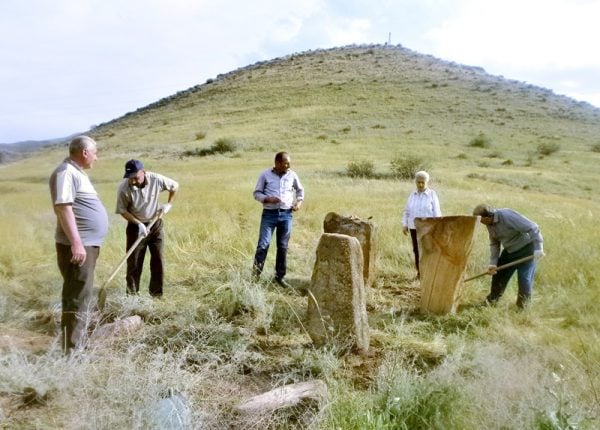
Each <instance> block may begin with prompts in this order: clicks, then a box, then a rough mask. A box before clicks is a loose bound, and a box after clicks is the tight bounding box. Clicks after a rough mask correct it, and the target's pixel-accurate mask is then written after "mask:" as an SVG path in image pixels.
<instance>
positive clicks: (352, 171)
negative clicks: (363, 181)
mask: <svg viewBox="0 0 600 430" xmlns="http://www.w3.org/2000/svg"><path fill="white" fill-rule="evenodd" d="M346 174H347V175H348V176H349V177H351V178H373V177H374V176H375V165H374V164H373V162H372V161H369V160H361V161H351V162H349V163H348V166H347V167H346Z"/></svg>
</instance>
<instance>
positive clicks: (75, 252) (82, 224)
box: [49, 136, 108, 353]
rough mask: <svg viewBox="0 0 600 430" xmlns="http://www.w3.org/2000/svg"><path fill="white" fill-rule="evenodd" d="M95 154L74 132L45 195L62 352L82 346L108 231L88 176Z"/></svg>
mask: <svg viewBox="0 0 600 430" xmlns="http://www.w3.org/2000/svg"><path fill="white" fill-rule="evenodd" d="M97 159H98V157H97V148H96V142H95V141H94V140H93V139H92V138H90V137H88V136H78V137H76V138H74V139H73V140H72V141H71V143H70V144H69V157H68V158H66V159H65V160H64V161H63V162H62V163H61V164H60V165H59V166H58V167H57V168H56V169H55V170H54V172H52V175H51V176H50V183H49V185H50V196H51V198H52V205H53V207H54V213H55V214H56V220H57V223H56V233H55V240H56V256H57V262H58V268H59V270H60V273H61V275H62V277H63V289H62V317H61V323H60V325H61V344H62V347H63V351H64V352H65V353H69V352H71V351H72V350H73V349H75V348H81V347H82V346H83V342H84V341H85V339H86V335H87V333H86V331H87V330H86V328H87V324H88V322H89V321H90V316H91V315H92V313H93V312H94V311H95V310H96V304H97V302H96V300H95V295H94V269H95V268H96V259H97V258H98V255H99V253H100V246H101V245H102V241H103V240H104V236H106V233H107V232H108V215H107V213H106V209H105V208H104V206H103V205H102V202H101V201H100V199H99V198H98V194H97V193H96V190H95V189H94V186H93V185H92V183H91V182H90V178H89V177H88V175H87V174H86V173H85V171H84V170H86V169H91V168H92V167H93V165H94V162H95V161H96V160H97Z"/></svg>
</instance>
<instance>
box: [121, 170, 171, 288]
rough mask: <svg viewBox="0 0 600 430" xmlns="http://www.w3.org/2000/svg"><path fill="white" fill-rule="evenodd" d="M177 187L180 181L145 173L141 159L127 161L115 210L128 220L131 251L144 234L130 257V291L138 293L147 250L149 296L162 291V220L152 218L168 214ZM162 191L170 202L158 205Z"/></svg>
mask: <svg viewBox="0 0 600 430" xmlns="http://www.w3.org/2000/svg"><path fill="white" fill-rule="evenodd" d="M178 189H179V184H178V183H177V182H175V181H174V180H173V179H170V178H167V177H166V176H163V175H159V174H158V173H154V172H146V171H145V170H144V165H143V164H142V162H141V161H139V160H129V161H128V162H127V163H125V175H123V180H122V181H121V183H120V184H119V188H118V190H117V209H116V212H117V213H118V214H120V215H121V216H122V217H123V218H125V219H126V220H127V228H126V229H125V235H126V236H127V242H126V249H127V250H129V249H130V248H131V247H132V246H133V245H134V244H135V242H137V240H138V237H139V236H143V237H144V239H143V240H142V241H141V242H140V243H139V244H138V245H137V247H136V248H135V251H133V252H132V254H131V255H130V256H129V258H128V259H127V275H126V278H125V279H126V282H127V291H126V292H127V294H138V292H139V290H140V278H141V276H142V269H143V267H144V257H145V255H146V249H148V250H149V251H150V285H149V287H148V289H149V291H150V295H151V296H152V297H161V296H162V294H163V283H164V269H163V266H164V265H163V221H162V219H157V220H156V221H155V222H154V224H152V221H153V219H154V218H155V217H157V215H158V213H159V212H160V213H162V215H165V214H166V213H167V212H168V211H169V210H171V204H172V202H173V199H174V198H175V194H176V193H177V190H178ZM162 191H168V192H169V197H168V200H167V203H165V204H163V205H159V203H158V197H159V194H160V193H161V192H162ZM151 224H152V226H150V225H151Z"/></svg>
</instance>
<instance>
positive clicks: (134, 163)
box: [123, 160, 144, 179]
mask: <svg viewBox="0 0 600 430" xmlns="http://www.w3.org/2000/svg"><path fill="white" fill-rule="evenodd" d="M140 170H144V165H143V164H142V162H141V161H140V160H129V161H128V162H127V163H125V174H124V175H123V178H127V179H131V178H133V177H134V176H135V175H136V174H137V172H139V171H140Z"/></svg>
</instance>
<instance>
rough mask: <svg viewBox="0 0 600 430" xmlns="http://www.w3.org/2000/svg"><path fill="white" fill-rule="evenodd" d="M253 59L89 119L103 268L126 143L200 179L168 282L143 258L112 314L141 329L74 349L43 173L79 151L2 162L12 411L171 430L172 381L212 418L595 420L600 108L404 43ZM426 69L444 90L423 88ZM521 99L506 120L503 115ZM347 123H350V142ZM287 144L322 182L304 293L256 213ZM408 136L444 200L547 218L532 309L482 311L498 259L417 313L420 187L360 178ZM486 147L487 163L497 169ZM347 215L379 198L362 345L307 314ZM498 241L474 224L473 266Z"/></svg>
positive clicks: (7, 421)
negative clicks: (257, 270) (99, 121)
mask: <svg viewBox="0 0 600 430" xmlns="http://www.w3.org/2000/svg"><path fill="white" fill-rule="evenodd" d="M346 54H350V55H346ZM299 66H302V67H301V68H300V67H299ZM251 69H252V79H248V78H247V77H248V74H247V73H248V71H247V70H245V69H241V70H236V71H233V72H231V73H227V74H225V75H220V76H219V77H217V78H216V79H214V80H212V79H211V80H210V83H209V84H207V85H206V86H201V88H199V89H198V88H196V89H190V90H189V91H187V92H185V93H182V94H180V95H177V96H176V97H173V98H171V99H168V100H165V101H163V102H161V103H157V104H155V105H154V106H152V107H151V108H148V109H143V108H142V109H139V110H137V111H136V112H134V113H131V114H128V115H126V116H124V117H122V118H119V119H117V120H115V121H113V122H111V123H109V124H105V125H100V126H98V127H97V128H96V129H94V132H93V133H94V135H95V136H96V137H97V138H98V142H99V154H100V157H99V160H98V162H97V164H96V166H95V167H94V169H92V170H90V171H89V174H90V177H91V178H92V182H93V183H94V184H95V186H96V189H97V191H98V193H99V195H100V198H101V199H102V201H103V203H104V204H105V206H106V207H107V209H108V211H109V213H110V214H111V215H110V216H111V217H110V221H111V228H110V231H109V234H108V236H107V237H106V240H105V242H104V244H103V246H102V251H101V255H100V258H99V260H98V265H97V269H96V282H97V283H98V284H102V282H103V281H105V280H106V279H107V277H108V275H109V274H110V273H111V272H112V271H113V269H114V268H115V265H116V264H117V263H118V262H119V261H120V260H121V259H122V257H123V255H124V249H123V245H124V231H123V230H124V228H123V220H122V219H120V218H118V217H117V216H116V215H114V214H112V210H111V208H113V207H114V203H115V202H114V196H115V189H116V186H117V183H118V181H119V180H120V175H121V173H122V166H123V163H124V161H126V160H127V159H129V158H131V157H132V156H134V154H135V156H136V157H138V156H139V158H141V159H142V160H143V161H144V163H145V164H146V165H147V166H151V167H152V170H153V171H158V172H161V173H164V174H166V175H168V176H170V177H173V178H175V179H177V180H178V182H179V183H180V185H181V192H180V194H179V195H178V197H177V199H176V201H175V204H174V206H173V209H172V210H171V211H170V212H169V213H168V216H166V217H165V219H164V222H165V248H164V252H165V260H166V268H165V269H166V272H165V276H166V289H165V295H164V297H163V299H162V300H153V299H151V298H150V297H149V296H148V293H147V289H146V288H147V287H145V286H146V285H147V282H148V279H147V273H145V274H144V276H143V284H142V285H143V288H142V291H141V294H140V295H139V296H135V297H128V296H126V295H125V282H124V276H125V274H124V271H123V270H121V272H120V273H119V274H118V275H117V277H116V278H115V279H114V280H113V282H112V283H111V284H110V285H109V287H108V298H107V304H106V313H105V315H104V316H105V318H106V321H107V322H110V321H113V320H116V319H119V318H124V317H127V316H131V315H139V316H141V317H142V319H143V321H144V326H143V328H142V329H141V330H139V331H138V332H135V333H130V334H129V335H127V336H123V337H122V338H116V339H113V340H111V341H109V342H107V343H106V344H104V345H102V346H100V345H98V346H92V345H90V347H89V348H88V349H87V350H85V351H84V352H83V353H82V354H79V355H75V356H73V357H71V358H69V359H66V358H64V357H62V355H61V353H60V348H59V347H58V345H57V344H56V340H57V338H58V337H57V333H58V330H59V324H58V320H57V315H58V313H59V310H60V289H61V278H60V275H59V273H58V268H57V267H56V261H55V250H54V239H53V233H54V225H55V216H54V214H53V212H52V209H51V207H50V202H49V197H48V185H47V180H48V176H49V174H50V172H51V171H52V169H53V168H54V167H55V166H56V165H57V164H58V163H59V162H60V161H61V160H62V159H63V158H64V157H65V156H66V147H64V146H60V147H52V148H46V149H44V150H42V151H39V152H37V153H36V154H34V155H31V156H29V157H28V158H26V159H22V160H18V161H16V162H12V163H11V164H7V165H4V166H2V169H1V170H0V195H1V196H2V203H1V204H0V214H1V215H2V223H1V224H0V237H1V238H2V244H3V245H2V246H1V247H0V286H1V288H0V333H1V336H0V427H2V428H7V429H13V428H15V429H29V428H39V429H55V428H66V429H79V428H83V429H113V428H115V429H116V428H135V429H142V428H143V429H145V428H153V425H154V426H155V428H156V427H157V426H156V425H155V423H154V421H153V418H152V416H153V415H152V414H153V413H154V412H155V411H156V406H157V401H159V400H160V399H161V397H162V396H163V395H164V393H165V392H167V391H168V390H169V388H173V389H174V390H177V391H178V392H180V393H181V394H182V395H183V396H184V397H185V399H186V400H187V402H188V404H189V406H190V411H191V414H192V420H193V427H194V428H206V429H211V430H213V429H217V430H221V429H242V428H255V429H263V428H264V429H275V428H279V429H288V428H290V429H294V428H296V429H311V430H312V429H315V430H316V429H324V430H334V429H336V430H337V429H338V428H341V429H373V430H374V429H377V430H379V429H385V428H388V429H409V428H414V429H430V428H433V429H436V428H437V429H449V430H455V429H456V430H457V429H460V430H475V429H487V428H490V429H550V428H552V429H559V428H560V429H568V428H578V429H581V430H591V429H597V428H600V401H599V395H598V394H599V392H600V391H599V385H598V381H599V380H600V379H599V378H600V369H599V368H598V365H597V363H599V362H600V342H599V340H600V339H599V336H600V335H599V333H600V316H599V313H598V311H597V303H598V302H600V289H599V288H597V287H596V285H597V284H598V268H597V265H598V264H597V262H598V260H599V259H600V231H599V229H595V228H592V227H591V226H593V225H594V222H595V217H596V214H598V213H600V189H599V188H600V181H597V180H596V178H597V175H598V173H597V165H596V164H597V162H598V160H597V156H596V154H595V153H592V152H591V151H590V148H591V147H593V145H595V144H597V143H598V142H597V141H598V136H600V114H599V111H598V110H597V109H593V108H591V107H590V106H589V105H587V104H578V103H576V102H574V101H572V100H569V99H567V98H565V97H562V96H554V95H552V94H546V95H545V96H544V97H545V102H544V104H543V106H542V105H540V104H539V103H538V96H539V94H540V93H541V92H542V90H541V89H539V88H535V87H533V86H530V85H526V84H521V83H518V82H514V81H508V80H504V79H501V78H498V77H496V76H489V75H486V74H485V73H483V71H481V70H478V69H474V68H472V67H468V66H461V65H458V64H454V63H449V62H443V61H440V60H436V59H435V58H433V57H430V56H421V55H418V54H417V53H415V52H413V51H409V50H407V49H404V48H402V47H394V46H386V47H373V46H369V47H361V46H353V47H347V48H343V49H334V50H317V51H311V52H310V53H305V54H294V55H293V56H289V57H284V58H281V59H276V60H274V61H273V62H268V63H264V64H260V65H253V66H252V67H251ZM265 71H267V72H268V73H264V72H265ZM338 72H339V73H338ZM450 73H451V75H450ZM449 76H452V79H449ZM425 79H427V80H428V82H440V83H444V85H439V87H438V88H437V89H435V90H432V89H430V88H429V89H427V88H424V86H425V84H424V83H423V82H424V80H425ZM328 82H331V83H332V85H330V86H328V85H327V83H328ZM445 83H448V85H447V86H446V85H445ZM340 87H341V88H342V89H343V90H341V91H340V90H337V88H340ZM474 88H480V89H483V90H480V91H476V90H475V91H474V90H473V89H474ZM390 94H395V95H396V97H395V98H393V99H391V98H390V97H389V95H390ZM493 94H496V95H493ZM353 103H354V105H353ZM349 106H355V110H356V113H354V114H352V116H348V115H347V111H348V109H349V108H348V107H349ZM450 106H451V107H452V110H450V109H449V107H450ZM503 109H504V110H503ZM507 112H510V113H511V114H513V115H512V116H513V118H512V119H511V120H510V122H507V123H506V125H505V126H503V127H499V126H498V125H497V124H495V123H492V122H491V121H490V117H491V116H501V118H504V117H505V116H506V114H507ZM556 112H564V114H561V115H556V114H555V113H556ZM399 118H400V119H401V120H399ZM149 124H154V125H155V126H154V127H148V125H149ZM198 124H210V129H207V133H208V134H207V136H212V135H213V133H216V132H218V133H219V134H220V135H226V136H228V139H229V141H230V142H231V143H235V146H236V148H235V151H237V152H240V150H241V149H243V153H241V156H239V157H234V156H225V157H197V156H191V157H187V158H183V159H181V158H179V157H178V155H180V154H181V153H182V151H183V149H182V148H190V147H193V146H194V145H198V144H199V142H197V141H196V140H195V133H197V132H198ZM373 124H379V125H381V127H377V128H373ZM346 125H349V126H351V127H352V132H351V133H348V134H345V135H343V138H340V135H338V132H339V130H340V129H341V128H342V127H344V126H346ZM566 131H568V132H566ZM479 132H481V133H482V134H483V135H484V136H492V137H493V140H494V141H493V148H494V151H498V152H500V153H501V154H502V157H501V158H498V159H497V160H494V159H489V158H486V157H485V154H486V153H487V152H490V150H484V151H480V150H477V149H471V148H467V147H466V143H467V142H468V140H469V138H470V137H471V136H474V135H476V134H477V133H479ZM317 136H323V137H322V138H318V137H317ZM544 136H556V137H557V138H556V139H554V138H552V139H549V138H548V137H544ZM334 137H336V138H338V143H336V144H330V142H331V143H333V142H332V141H333V138H334ZM557 139H560V145H561V147H562V148H563V150H564V154H567V151H568V160H569V161H570V164H569V165H566V164H564V161H565V158H567V157H566V156H565V157H545V158H543V160H542V161H538V155H540V154H538V153H536V152H535V146H536V145H537V144H538V143H539V142H540V141H542V142H546V141H550V142H554V143H557V142H558V140H557ZM206 146H207V147H208V146H209V143H206ZM227 146H228V145H224V147H227ZM202 147H204V146H202ZM140 148H141V149H140ZM279 150H288V151H289V152H290V153H291V155H292V160H293V164H292V167H293V169H294V170H296V171H297V172H298V173H299V175H300V177H301V179H302V181H303V183H304V185H305V187H306V190H307V193H306V202H305V204H304V205H303V207H302V209H301V210H300V211H299V212H297V213H295V215H294V230H293V233H292V239H291V241H290V249H289V254H288V263H289V266H288V276H287V279H288V280H289V282H290V283H291V284H292V286H293V288H292V289H288V290H282V289H280V288H279V287H277V286H276V285H273V284H272V283H271V282H270V279H271V277H272V271H273V266H274V263H275V252H274V251H275V250H274V249H272V250H271V251H270V253H269V258H268V260H267V265H266V266H265V273H264V276H263V279H262V280H261V281H260V282H259V283H255V282H252V280H251V276H250V275H251V264H252V256H253V253H254V251H255V247H256V238H257V233H258V228H259V220H260V210H261V207H260V204H258V203H257V202H256V201H254V200H253V199H252V190H253V187H254V185H255V183H256V178H257V175H258V174H259V172H260V171H261V170H262V169H264V168H267V167H269V166H270V165H272V162H273V156H274V154H275V153H276V152H277V151H279ZM140 151H141V153H140ZM411 154H416V155H418V156H422V157H423V158H424V159H426V160H427V166H423V167H426V168H425V170H429V171H433V172H435V177H436V183H435V189H436V191H437V192H438V194H439V196H440V201H441V204H442V210H443V213H444V215H448V216H450V215H467V214H470V213H471V211H472V208H473V205H474V204H477V203H480V202H488V203H490V204H492V205H494V206H503V207H512V208H515V209H517V210H519V211H520V212H521V213H523V214H525V215H526V216H527V217H530V218H531V219H532V220H535V221H536V222H538V223H539V224H540V226H541V228H542V231H543V234H544V239H545V250H546V253H547V256H546V257H545V258H544V259H543V260H541V261H540V262H539V264H538V272H537V274H536V280H535V286H534V299H533V304H532V307H531V309H530V310H529V311H527V312H523V313H519V312H517V311H516V310H515V306H514V302H515V299H516V289H517V288H516V280H514V281H512V282H511V284H509V287H508V289H507V291H506V294H505V296H504V297H503V298H502V300H501V301H500V303H499V304H498V306H496V307H493V308H482V307H478V306H476V305H477V304H478V303H480V302H481V301H482V300H483V298H484V297H485V295H486V294H487V292H488V289H489V281H490V280H489V277H482V278H480V279H477V280H475V281H473V282H472V283H469V284H465V286H464V287H465V288H464V289H463V290H462V295H461V297H460V306H459V308H458V310H457V312H456V314H454V315H445V316H435V315H424V314H422V313H421V312H420V311H419V300H420V291H421V290H420V286H419V284H418V282H416V281H414V267H413V262H412V250H411V247H410V239H407V238H406V237H405V236H404V235H403V234H402V231H401V226H400V222H399V216H400V212H401V208H402V205H403V204H404V202H405V198H406V196H407V195H408V193H409V192H410V191H412V190H414V183H413V182H412V181H398V180H397V179H396V178H392V175H377V174H375V173H374V174H375V177H376V178H377V179H378V180H377V181H372V180H349V179H348V177H347V176H346V174H345V173H346V171H345V169H346V167H347V164H348V160H350V159H354V160H365V159H366V160H369V162H370V163H372V164H373V166H386V165H388V163H390V157H394V158H403V157H408V156H410V155H411ZM455 154H459V155H457V156H455ZM481 159H485V160H487V161H488V162H490V164H492V166H490V167H487V168H485V169H484V168H480V167H478V166H477V165H476V164H477V162H478V161H479V160H481ZM500 160H514V164H512V165H504V166H502V167H501V166H499V164H500ZM567 167H568V168H567ZM573 171H576V172H577V175H574V174H573ZM340 172H344V174H340ZM438 178H439V179H440V180H439V181H438ZM582 178H584V183H583V185H582ZM330 211H336V212H339V213H342V214H352V215H355V216H358V217H361V218H362V219H367V218H368V217H371V216H372V217H373V218H372V221H373V222H374V223H375V224H376V225H377V259H376V279H375V285H374V286H373V287H372V288H368V289H367V291H366V296H367V312H368V319H369V325H370V328H371V343H370V345H371V346H370V351H369V353H368V354H365V355H361V354H357V353H356V352H354V351H347V350H344V351H341V350H337V349H335V348H334V347H333V346H330V345H328V346H327V347H324V348H315V347H314V346H313V345H312V343H311V341H310V338H309V337H308V335H307V334H306V332H305V330H304V326H303V319H304V316H305V312H306V308H307V297H306V294H307V293H306V291H307V289H308V288H309V287H310V282H311V281H310V279H311V274H312V268H313V263H314V258H315V249H316V245H317V243H318V240H319V238H320V236H321V234H322V226H323V218H324V216H325V215H326V214H327V213H328V212H330ZM488 256H489V239H488V237H487V232H486V230H485V229H484V228H483V227H481V226H478V227H477V229H476V231H475V238H474V241H473V248H472V251H471V256H470V260H469V262H468V264H467V268H466V273H465V275H471V274H477V273H480V272H481V271H482V270H485V268H486V267H487V263H488V261H487V260H488ZM32 268H35V270H32ZM314 378H319V379H321V380H323V381H324V382H325V384H326V386H327V390H328V398H327V400H326V401H323V402H316V401H315V402H306V403H302V404H299V405H297V406H295V407H291V408H286V409H283V410H279V411H275V412H271V411H267V412H264V413H263V414H259V415H257V416H255V417H247V416H243V415H241V414H238V413H235V412H234V411H235V406H236V405H238V404H239V403H240V402H242V401H244V400H246V399H248V398H250V397H251V396H254V395H257V394H260V393H263V392H266V391H268V390H270V389H273V388H275V387H281V386H283V385H284V384H287V383H291V382H303V381H307V380H311V379H314Z"/></svg>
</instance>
